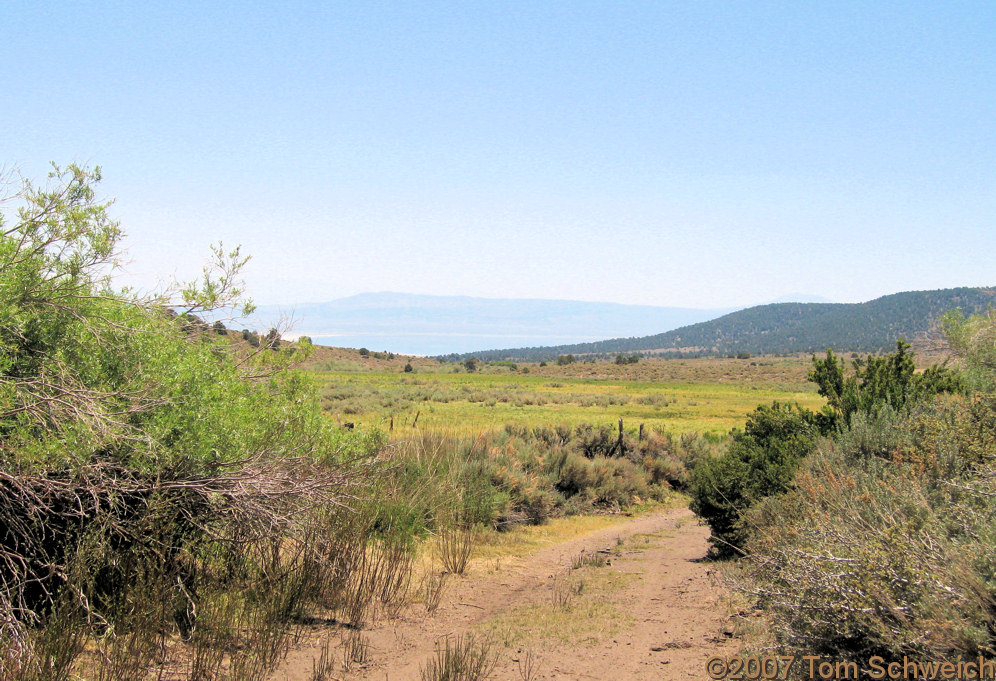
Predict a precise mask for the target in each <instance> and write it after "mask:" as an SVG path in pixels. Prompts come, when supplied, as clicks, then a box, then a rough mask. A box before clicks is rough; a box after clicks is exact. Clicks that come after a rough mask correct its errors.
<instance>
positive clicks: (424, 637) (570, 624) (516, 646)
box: [272, 509, 738, 681]
mask: <svg viewBox="0 0 996 681" xmlns="http://www.w3.org/2000/svg"><path fill="white" fill-rule="evenodd" d="M707 536H708V529H707V528H706V527H704V526H703V525H701V524H699V522H698V521H697V519H696V518H695V517H694V516H693V514H692V513H691V512H690V511H689V510H688V509H674V510H669V511H660V512H656V513H654V514H651V515H646V516H642V517H635V518H629V519H627V520H626V521H625V522H623V523H621V524H619V525H616V526H613V527H610V528H607V529H601V530H598V531H595V532H592V533H590V534H587V535H585V536H581V537H577V538H575V539H572V540H570V541H566V542H564V543H561V544H558V545H555V546H551V547H548V548H544V549H541V550H539V551H536V552H535V553H532V554H531V555H529V556H526V557H523V558H516V559H502V560H501V561H500V562H496V561H490V562H483V561H477V562H476V563H475V564H474V565H473V567H472V569H470V570H469V571H468V573H467V574H466V575H464V576H461V577H451V578H449V581H448V583H447V587H446V592H445V594H444V596H443V601H442V604H441V605H440V607H439V609H438V610H437V611H436V612H435V614H433V615H431V616H430V615H427V614H426V612H425V608H424V606H422V604H420V603H413V604H412V605H411V606H410V607H408V608H407V609H406V610H404V611H403V612H402V613H401V615H400V617H398V618H396V619H393V620H378V621H375V622H373V623H371V624H369V625H367V626H366V627H365V628H364V630H363V632H362V634H363V636H364V638H365V640H366V641H367V642H368V644H369V645H368V647H367V659H366V661H365V662H364V663H363V664H362V665H355V664H354V665H353V667H352V669H351V670H350V671H349V672H345V671H343V668H342V664H341V662H342V659H341V658H342V652H341V650H337V651H336V652H335V656H336V665H335V669H334V670H333V671H331V672H330V673H329V675H328V676H327V678H328V679H356V680H363V681H365V680H368V679H376V680H378V681H381V680H384V681H390V680H391V679H393V680H394V681H406V680H409V679H415V680H417V679H419V678H420V669H421V668H422V667H423V666H425V665H426V664H427V662H428V661H429V660H431V659H432V657H433V656H434V654H435V650H436V647H437V645H439V643H440V642H441V641H444V640H445V639H446V637H448V636H449V637H451V640H452V637H454V636H457V635H460V634H466V633H469V632H474V633H477V634H483V635H487V636H490V637H491V638H492V639H493V640H494V641H495V643H494V645H493V648H492V651H493V653H494V654H495V655H497V657H498V662H497V666H496V668H495V671H494V672H493V673H492V674H491V676H490V677H489V678H491V679H495V680H496V681H506V680H516V679H522V678H524V675H523V673H522V671H520V667H521V666H523V665H525V663H526V662H527V660H528V659H530V658H531V659H532V660H533V662H534V667H535V670H534V672H533V674H532V676H531V679H612V680H613V681H635V680H643V679H648V680H649V679H655V680H660V679H692V678H694V679H703V678H707V677H706V675H705V672H704V669H705V663H706V660H708V659H709V658H710V657H712V656H714V655H724V656H728V655H731V654H734V653H735V652H736V651H737V650H738V641H737V639H735V638H734V637H733V635H732V629H731V626H730V624H731V623H730V620H729V619H728V612H727V609H726V608H725V607H724V606H723V605H722V603H721V602H720V599H721V598H722V596H723V594H724V589H723V587H722V585H721V583H720V581H719V580H718V578H717V577H716V575H715V568H714V566H713V565H711V564H710V563H708V562H704V561H702V560H701V559H702V558H703V557H704V556H705V554H706V550H707V548H708V545H707V543H706V538H707ZM582 551H584V552H587V554H589V555H600V556H603V557H605V558H607V560H608V563H607V564H606V565H604V566H601V567H596V566H587V567H583V568H580V569H572V567H571V566H572V562H573V561H574V560H575V559H576V557H577V556H579V555H580V554H581V552H582ZM578 592H580V593H578ZM565 593H566V594H569V596H568V602H567V603H566V604H564V603H563V599H564V594H565ZM339 635H341V632H339V633H336V632H334V631H333V630H332V629H330V628H328V627H326V628H325V629H324V630H323V629H322V627H320V626H319V627H315V628H314V629H313V631H312V633H311V636H310V637H309V638H308V640H307V641H306V642H305V643H304V644H303V645H302V646H301V647H300V648H298V649H297V650H295V651H293V652H291V653H290V655H289V656H288V658H287V660H286V661H285V663H284V664H283V665H282V666H281V668H280V669H279V670H278V671H277V673H276V674H274V676H273V677H272V679H273V681H311V679H312V678H313V660H314V659H315V657H316V656H317V655H318V650H319V649H318V646H319V645H320V643H321V641H322V640H328V638H329V636H334V637H335V638H334V639H333V640H334V643H335V644H336V645H337V644H338V639H339Z"/></svg>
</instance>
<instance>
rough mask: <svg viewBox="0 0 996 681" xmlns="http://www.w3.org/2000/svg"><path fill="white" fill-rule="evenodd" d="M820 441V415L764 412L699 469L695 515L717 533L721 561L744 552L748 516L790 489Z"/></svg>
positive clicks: (782, 409)
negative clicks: (798, 469) (763, 502)
mask: <svg viewBox="0 0 996 681" xmlns="http://www.w3.org/2000/svg"><path fill="white" fill-rule="evenodd" d="M817 437H819V430H818V428H817V426H816V415H815V414H813V413H812V412H810V411H808V410H805V409H800V408H799V407H798V406H795V405H782V404H779V403H777V402H776V403H774V404H772V405H771V406H770V407H763V406H762V407H758V408H757V409H756V410H755V411H754V412H753V413H752V414H751V415H750V416H749V417H748V419H747V424H746V426H745V427H744V430H743V431H742V432H739V431H735V432H734V433H733V436H732V441H731V443H730V446H729V448H728V450H727V451H726V453H725V454H723V455H721V456H719V457H716V458H711V459H707V460H706V461H703V462H702V463H700V464H698V465H697V466H696V467H695V468H694V470H693V471H692V475H691V482H690V486H689V491H690V493H691V496H692V503H691V507H692V510H693V511H695V512H696V513H698V514H699V515H700V516H702V517H703V518H704V519H705V520H706V522H707V523H709V527H710V529H711V530H712V536H711V537H710V542H711V543H712V545H713V551H714V552H715V553H716V554H717V555H719V556H731V555H734V554H735V553H737V552H740V551H742V549H743V546H744V544H745V542H746V540H747V537H748V534H749V533H748V531H747V529H746V528H745V527H744V526H743V525H742V524H741V522H740V520H741V516H742V514H743V513H744V512H745V511H746V510H747V509H748V508H749V507H750V506H751V505H752V504H755V503H757V502H758V501H760V500H761V499H763V498H765V497H767V496H770V495H773V494H780V493H782V492H784V491H785V490H786V489H788V487H789V484H790V483H791V481H792V477H793V476H794V474H795V470H796V467H797V466H798V464H799V461H800V460H801V459H802V458H803V457H804V456H805V455H806V454H807V453H808V452H809V450H810V449H811V448H812V446H813V444H814V443H815V441H816V439H817Z"/></svg>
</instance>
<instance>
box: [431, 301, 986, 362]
mask: <svg viewBox="0 0 996 681" xmlns="http://www.w3.org/2000/svg"><path fill="white" fill-rule="evenodd" d="M991 305H996V289H993V288H953V289H941V290H935V291H908V292H905V293H895V294H892V295H888V296H883V297H881V298H876V299H875V300H871V301H868V302H866V303H776V304H771V305H759V306H757V307H751V308H748V309H746V310H739V311H737V312H732V313H730V314H727V315H724V316H722V317H719V318H718V319H714V320H711V321H706V322H701V323H698V324H692V325H690V326H685V327H682V328H679V329H674V330H673V331H667V332H665V333H659V334H656V335H653V336H642V337H639V338H613V339H609V340H604V341H595V342H591V343H576V344H573V345H559V346H548V347H533V348H513V349H508V350H487V351H482V352H476V353H470V354H467V355H461V356H459V357H458V356H456V355H453V356H450V357H448V358H447V359H459V358H466V357H471V356H474V357H477V358H479V359H482V360H488V361H491V360H496V359H519V360H544V359H545V360H549V359H551V358H554V357H557V356H558V355H566V354H573V355H586V354H615V353H632V352H650V351H665V352H667V353H679V354H682V355H727V354H731V353H740V352H749V353H751V354H778V353H789V352H822V351H823V350H825V349H826V348H828V347H831V348H834V349H835V350H838V351H841V352H877V351H880V350H886V349H889V348H891V347H892V346H894V345H895V343H896V340H897V339H899V338H905V339H907V340H912V339H914V338H917V337H919V336H922V335H924V334H926V333H928V332H929V331H930V330H931V329H932V328H934V326H935V325H936V323H937V318H938V317H939V316H940V315H942V314H943V313H944V312H946V311H947V310H950V309H952V308H960V309H961V310H962V311H963V312H965V314H971V313H974V312H979V311H981V310H985V309H986V308H988V307H989V306H991Z"/></svg>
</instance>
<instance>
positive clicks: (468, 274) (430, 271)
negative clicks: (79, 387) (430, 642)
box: [0, 0, 996, 307]
mask: <svg viewBox="0 0 996 681" xmlns="http://www.w3.org/2000/svg"><path fill="white" fill-rule="evenodd" d="M0 63H2V64H3V65H4V66H3V68H2V75H0V92H3V99H2V104H0V131H2V132H0V162H2V163H4V164H5V165H6V166H7V167H10V166H16V167H18V168H19V169H20V171H21V172H22V173H23V174H24V175H26V176H28V177H33V178H38V177H40V176H41V175H42V174H43V173H44V172H45V171H46V168H47V164H48V162H49V161H56V162H59V163H67V162H70V161H77V162H85V163H90V164H98V165H100V166H102V168H103V172H104V177H105V181H104V183H103V185H102V192H103V193H104V194H105V195H106V196H109V197H116V198H117V203H116V206H115V208H114V213H115V215H116V216H117V217H118V218H119V219H120V220H121V223H122V227H123V228H124V230H125V231H126V233H127V234H128V237H127V240H126V242H125V246H126V248H127V249H128V252H129V254H130V258H131V262H130V264H129V265H128V267H127V271H126V273H125V274H124V275H123V276H122V279H121V280H122V281H123V282H130V283H137V284H139V285H143V286H149V285H151V284H152V283H153V282H154V281H155V280H156V279H157V278H165V277H169V276H170V275H173V274H176V276H179V277H181V278H183V277H190V276H193V275H195V274H196V273H197V272H198V270H199V268H200V266H201V264H202V262H203V260H204V257H205V256H206V254H207V253H208V246H209V244H211V243H213V242H216V241H218V240H222V241H223V242H224V243H225V244H226V246H227V245H234V244H239V243H240V244H242V245H243V247H244V249H245V250H246V251H248V252H249V253H251V254H252V255H253V260H252V263H251V265H250V267H249V270H248V274H247V281H248V284H249V288H250V292H251V294H252V295H253V297H254V298H255V299H256V300H257V301H258V302H261V303H285V304H287V303H294V302H304V301H321V300H330V299H333V298H339V297H343V296H347V295H352V294H355V293H359V292H364V291H383V290H393V291H403V292H413V293H430V294H454V295H455V294H460V295H477V296H488V297H529V298H565V299H578V300H593V301H612V302H629V303H639V304H652V305H669V306H685V307H722V306H735V305H746V304H752V303H758V302H763V301H766V300H770V299H773V298H776V297H778V296H780V295H783V294H786V293H789V292H796V291H799V292H805V293H811V294H818V295H822V296H825V297H827V298H829V299H832V300H837V301H841V302H850V301H859V300H867V299H870V298H874V297H877V296H879V295H883V294H887V293H893V292H897V291H902V290H910V289H927V288H944V287H951V286H962V285H967V286H975V285H993V284H996V272H994V269H993V254H994V253H996V125H994V123H996V4H993V3H989V2H977V3H973V2H947V3H938V2H929V3H928V2H912V3H911V2H896V3H891V2H875V3H848V2H835V3H829V2H827V3H820V2H804V3H799V2H784V3H770V2H751V3H732V2H729V3H719V2H685V3H666V2H653V3H640V2H632V3H618V2H557V3H538V2H535V1H532V2H511V1H510V2H491V3H479V2H451V3H437V2H410V3H409V2H397V3H394V2H349V3H318V2H313V3H309V2H279V3H276V2H274V3H222V2H207V3H205V2H191V3H184V2H143V3H133V2H119V3H110V2H99V1H98V2H87V3H80V2H65V3H59V2H28V1H26V0H25V1H22V0H11V1H10V2H7V3H4V5H3V8H2V9H0Z"/></svg>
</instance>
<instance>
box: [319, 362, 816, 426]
mask: <svg viewBox="0 0 996 681" xmlns="http://www.w3.org/2000/svg"><path fill="white" fill-rule="evenodd" d="M648 364H649V363H648ZM312 375H313V376H315V378H316V379H317V380H318V381H319V383H320V386H321V395H322V404H323V407H324V409H325V410H326V411H328V412H329V413H330V414H333V415H335V416H336V417H337V418H338V419H339V420H340V421H342V422H343V423H345V422H351V423H354V424H355V425H356V426H357V427H362V428H369V427H378V428H381V429H384V430H389V431H391V432H392V433H393V434H395V435H403V434H404V433H405V431H406V430H411V429H412V428H418V429H420V430H432V431H438V432H444V433H447V434H452V435H468V434H476V433H479V432H484V431H489V430H495V429H499V428H502V427H503V426H504V425H505V424H507V423H516V424H522V425H528V426H538V425H546V426H552V425H557V424H570V425H576V424H579V423H591V424H594V425H603V424H609V423H611V424H615V423H616V422H617V421H618V419H620V418H621V419H623V424H624V428H625V429H626V430H627V431H634V430H636V429H638V428H639V426H640V424H643V425H644V427H645V428H646V429H647V430H656V431H658V432H671V433H685V432H690V431H697V432H700V433H702V434H703V435H713V436H721V435H725V434H726V433H728V432H729V431H730V429H731V428H733V427H736V426H741V425H743V423H744V421H745V418H746V415H747V414H748V413H749V412H750V411H752V410H753V409H754V408H755V407H756V406H757V405H758V404H768V403H771V402H772V401H775V400H777V401H781V402H796V403H798V404H800V405H801V406H804V407H809V408H813V409H818V408H820V406H822V404H823V401H824V400H823V398H821V397H820V396H819V395H818V394H816V391H815V389H809V388H808V386H807V387H806V388H805V389H804V388H802V387H801V386H800V387H794V386H793V387H780V386H778V385H773V384H771V383H770V382H766V381H758V382H757V383H724V382H714V381H706V382H683V381H654V380H641V378H640V377H639V375H636V376H633V377H615V378H578V377H571V376H550V375H536V374H524V373H507V374H505V373H417V374H404V373H397V372H387V371H383V372H349V371H315V372H312Z"/></svg>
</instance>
